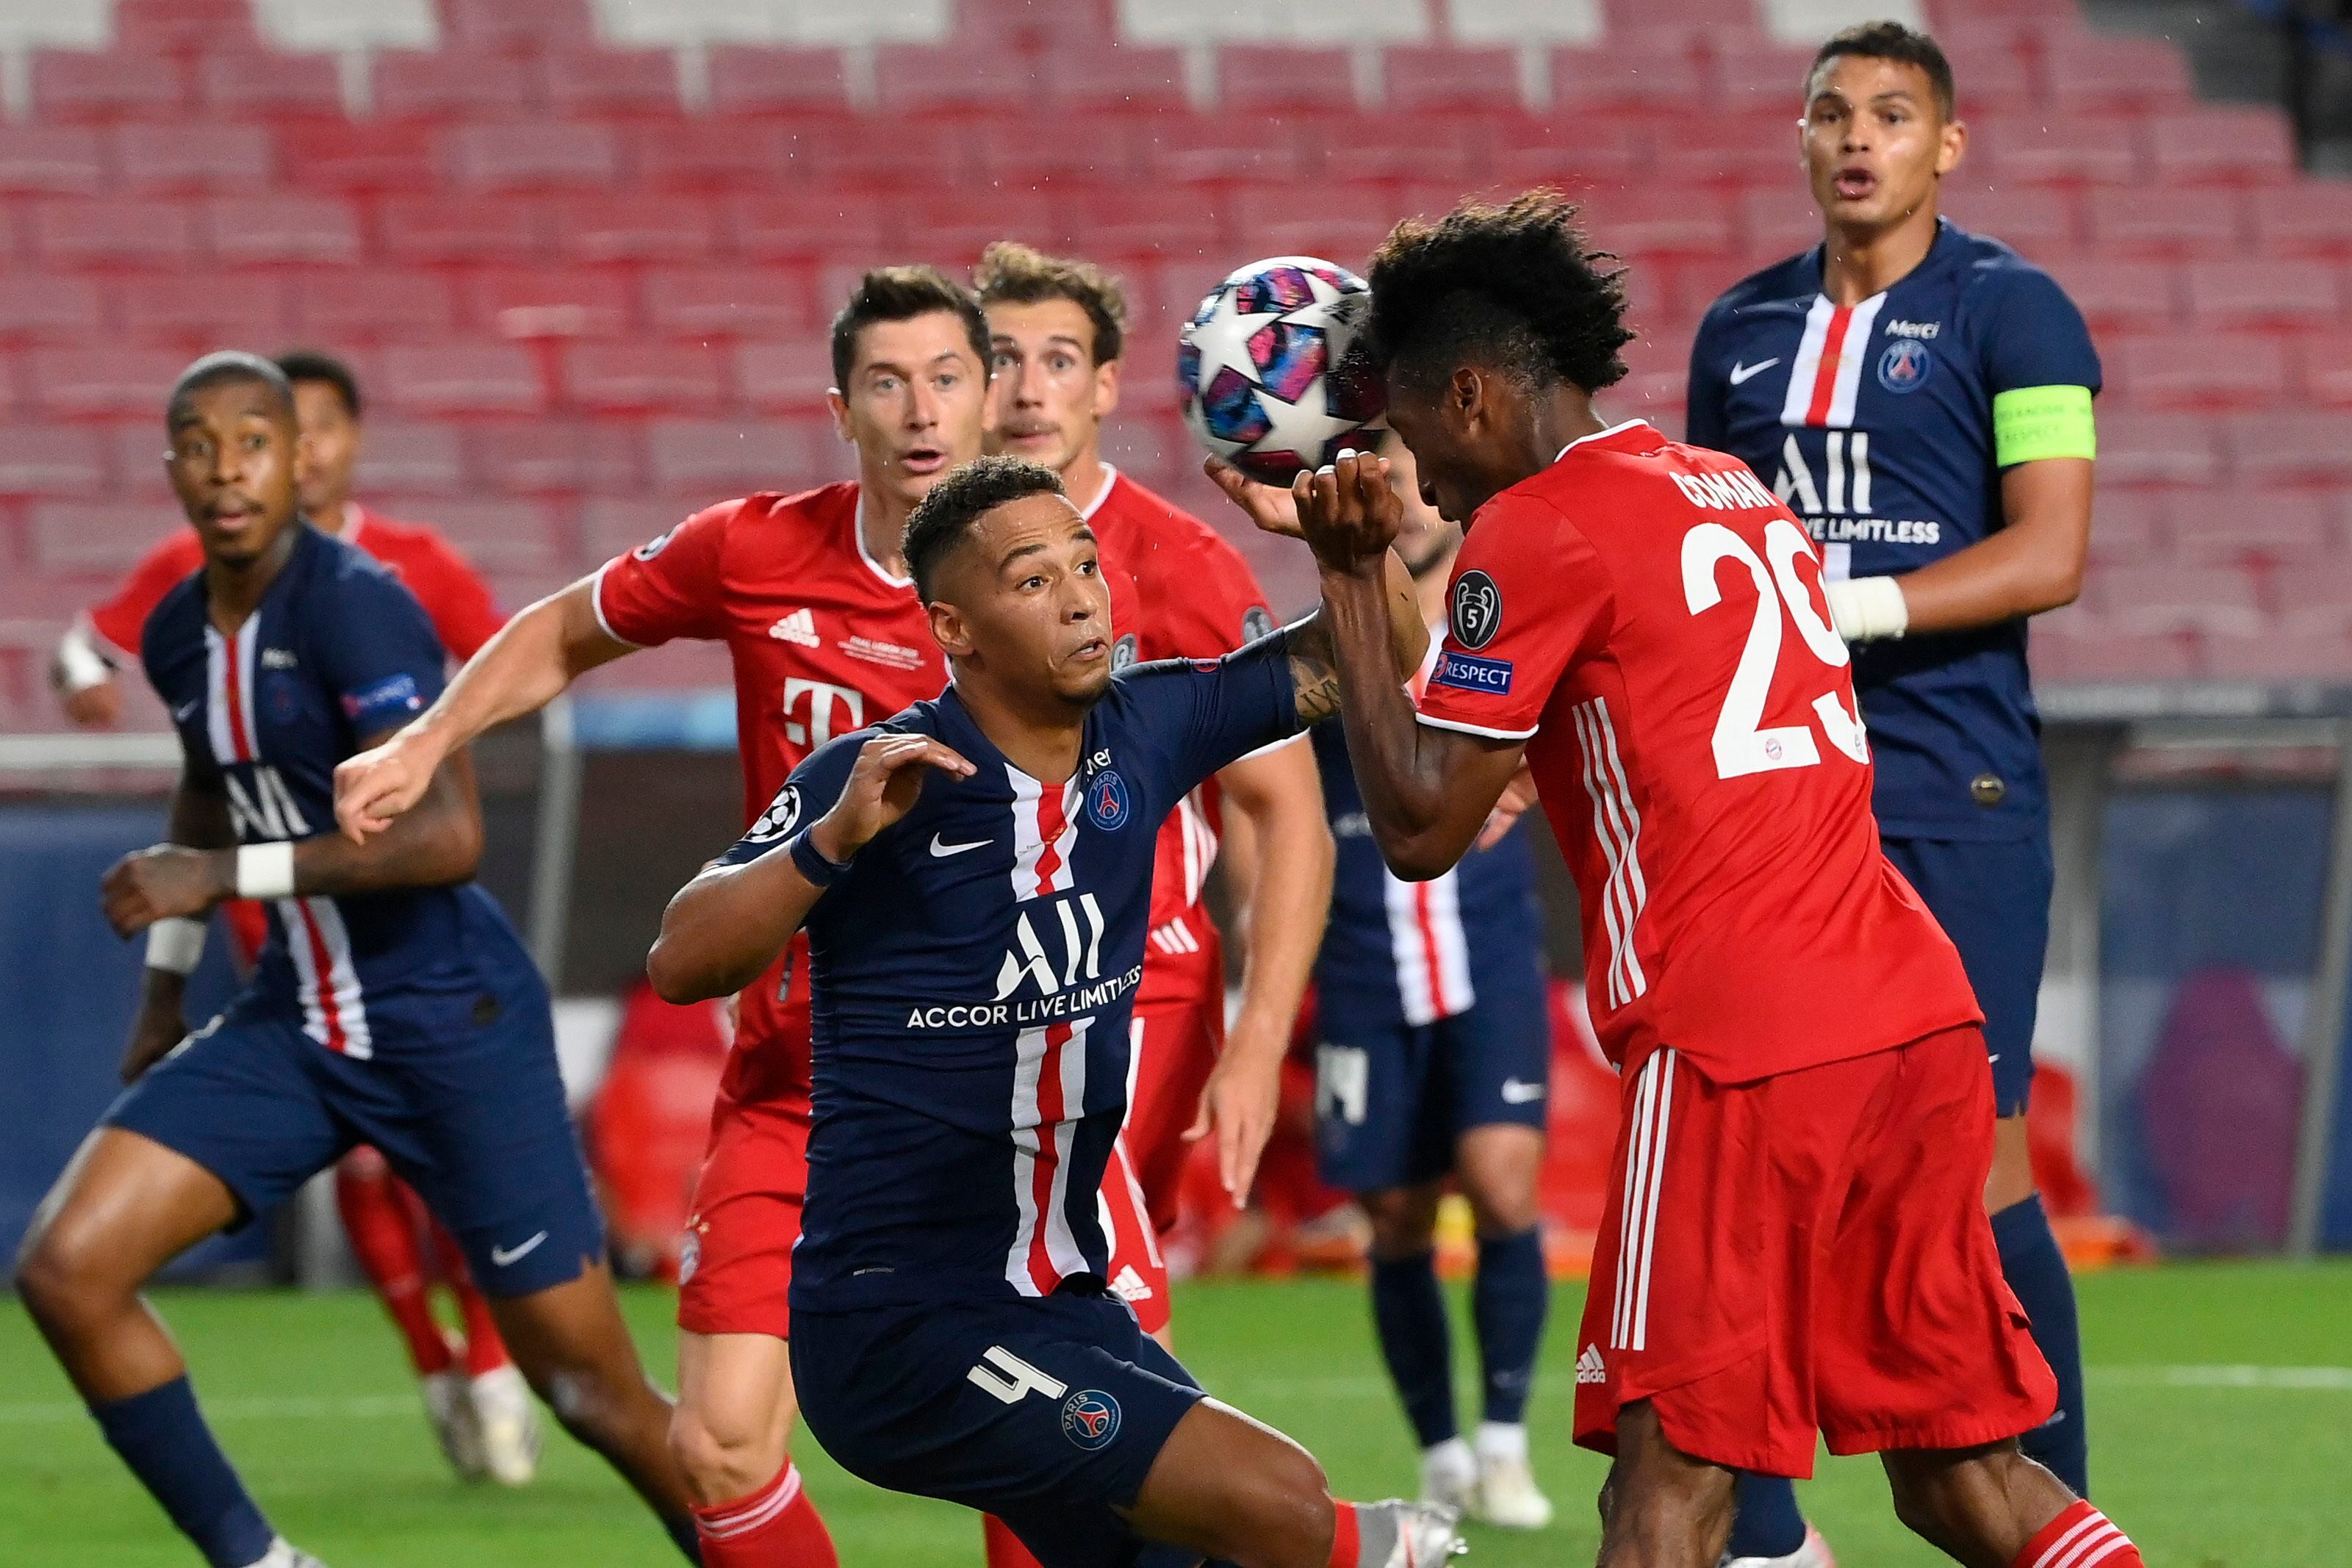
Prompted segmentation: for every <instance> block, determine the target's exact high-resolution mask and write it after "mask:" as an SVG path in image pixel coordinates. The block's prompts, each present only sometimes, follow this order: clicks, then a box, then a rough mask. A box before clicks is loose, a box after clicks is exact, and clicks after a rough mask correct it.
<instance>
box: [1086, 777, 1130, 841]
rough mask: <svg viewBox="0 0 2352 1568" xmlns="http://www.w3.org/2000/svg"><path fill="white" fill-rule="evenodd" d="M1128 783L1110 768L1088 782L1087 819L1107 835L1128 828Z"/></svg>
mask: <svg viewBox="0 0 2352 1568" xmlns="http://www.w3.org/2000/svg"><path fill="white" fill-rule="evenodd" d="M1128 809H1129V807H1128V802H1127V781H1126V780H1125V779H1123V778H1121V777H1119V776H1118V773H1116V772H1115V771H1113V770H1112V769H1109V768H1105V769H1103V770H1102V772H1100V773H1097V774H1095V776H1094V777H1092V778H1090V779H1088V780H1087V820H1088V821H1090V822H1092V823H1093V824H1094V825H1095V826H1097V827H1099V828H1101V829H1102V830H1103V831H1104V832H1106V833H1112V832H1116V831H1118V829H1119V828H1122V827H1124V826H1127V815H1128Z"/></svg>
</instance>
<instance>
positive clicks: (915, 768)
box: [809, 735, 972, 861]
mask: <svg viewBox="0 0 2352 1568" xmlns="http://www.w3.org/2000/svg"><path fill="white" fill-rule="evenodd" d="M926 768H937V769H939V770H940V772H941V773H949V774H951V775H952V776H954V777H956V778H960V779H968V778H970V777H971V774H972V765H971V763H969V762H967V761H965V760H964V757H963V754H962V753H961V752H958V751H956V750H955V749H954V748H953V747H951V746H948V745H943V744H941V743H940V742H938V741H935V740H933V739H931V737H929V735H877V736H875V737H874V738H873V739H872V740H870V741H868V742H866V743H865V744H864V745H863V746H860V747H859V748H858V749H857V762H856V764H855V765H854V766H852V767H851V768H850V770H849V782H848V783H846V784H843V785H842V787H841V798H840V799H839V800H837V801H835V802H834V805H833V809H832V810H831V811H828V812H826V813H825V814H824V816H823V817H821V818H820V819H819V820H818V821H817V824H816V826H814V827H812V828H810V829H809V837H810V838H811V839H812V840H814V843H815V845H816V847H817V850H818V852H819V853H821V854H822V855H824V858H826V859H828V860H836V861H841V860H847V859H848V858H850V857H851V856H852V855H855V854H856V853H857V852H858V851H859V850H860V849H863V848H865V847H866V846H867V845H868V844H871V843H872V842H873V841H874V837H875V836H876V835H877V834H878V833H880V832H881V831H882V830H883V829H884V828H886V827H888V826H891V825H892V824H893V823H895V822H897V821H898V819H899V818H900V817H902V816H906V815H907V813H908V812H910V811H912V810H913V809H914V808H915V802H916V801H917V800H918V799H919V798H920V797H921V795H922V793H923V770H924V769H926Z"/></svg>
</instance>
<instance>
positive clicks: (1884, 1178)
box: [1576, 1025, 2058, 1477]
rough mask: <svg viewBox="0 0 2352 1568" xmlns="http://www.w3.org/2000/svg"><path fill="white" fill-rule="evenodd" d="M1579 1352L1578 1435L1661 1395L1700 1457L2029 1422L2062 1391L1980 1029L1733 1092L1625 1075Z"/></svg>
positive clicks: (1795, 1472)
mask: <svg viewBox="0 0 2352 1568" xmlns="http://www.w3.org/2000/svg"><path fill="white" fill-rule="evenodd" d="M1624 1107H1625V1110H1624V1116H1623V1119H1622V1123H1621V1125H1620V1127H1619V1130H1618V1134H1617V1150H1616V1157H1615V1162H1614V1163H1613V1165H1612V1170H1611V1175H1610V1194H1609V1205H1608V1208H1607V1211H1606V1212H1605V1213H1604V1214H1603V1215H1602V1216H1601V1231H1600V1236H1599V1239H1598V1241H1597V1243H1596V1244H1595V1247H1594V1249H1593V1258H1592V1280H1591V1294H1590V1295H1588V1296H1587V1297H1586V1298H1585V1303H1584V1322H1583V1327H1582V1328H1581V1329H1580V1331H1579V1332H1578V1337H1577V1343H1578V1345H1579V1347H1580V1348H1579V1351H1578V1353H1577V1362H1576V1440H1577V1442H1578V1443H1580V1444H1581V1445H1583V1446H1584V1447H1589V1448H1598V1449H1599V1450H1601V1452H1602V1453H1604V1454H1608V1453H1614V1452H1615V1451H1616V1427H1617V1413H1618V1411H1619V1409H1620V1408H1621V1407H1622V1406H1623V1405H1629V1404H1631V1403H1633V1401H1635V1400H1639V1399H1646V1400H1648V1401H1649V1402H1650V1404H1651V1406H1652V1408H1653V1409H1654V1410H1655V1411H1656V1412H1657V1415H1658V1420H1659V1423H1660V1425H1661V1426H1663V1428H1664V1432H1665V1435H1666V1438H1667V1440H1668V1441H1669V1442H1671V1443H1672V1444H1674V1446H1675V1447H1676V1448H1678V1449H1680V1450H1682V1451H1683V1452H1684V1453H1685V1454H1689V1455H1692V1456H1693V1457H1695V1458H1702V1459H1707V1460H1711V1461H1713V1462H1714V1463H1716V1464H1718V1465H1727V1466H1730V1467H1732V1468H1738V1469H1746V1470H1759V1471H1762V1472H1764V1473H1765V1474H1768V1475H1776V1476H1796V1477H1806V1476H1811V1474H1812V1473H1813V1451H1814V1435H1815V1433H1816V1431H1818V1432H1819V1433H1820V1434H1821V1435H1822V1436H1825V1437H1826V1438H1827V1439H1828V1442H1829V1447H1830V1451H1831V1452H1832V1453H1835V1454H1860V1453H1874V1452H1877V1451H1880V1450H1882V1449H1887V1448H1958V1447H1969V1446H1971V1445H1974V1444H1979V1443H1990V1442H1995V1441H1998V1440H1999V1439H2000V1438H2003V1437H2013V1436H2017V1435H2018V1434H2019V1433H2021V1432H2024V1431H2028V1430H2030V1429H2031V1428H2032V1427H2034V1426H2039V1425H2041V1424H2042V1421H2043V1420H2044V1419H2046V1418H2047V1417H2048V1416H2049V1415H2050V1413H2051V1411H2052V1409H2053V1407H2054V1406H2055V1405H2056V1404H2057V1397H2058V1390H2057V1384H2056V1383H2055V1381H2054V1380H2053V1378H2052V1376H2051V1373H2050V1368H2049V1365H2048V1363H2045V1362H2044V1361H2043V1360H2042V1353H2041V1352H2039V1351H2038V1350H2036V1349H2035V1348H2034V1345H2033V1341H2032V1337H2031V1335H2030V1334H2029V1333H2028V1331H2027V1328H2026V1318H2025V1312H2024V1310H2023V1309H2021V1307H2019V1306H2018V1304H2017V1298H2016V1297H2014V1296H2012V1295H2011V1294H2010V1289H2009V1287H2008V1285H2007V1284H2006V1283H2004V1282H2003V1281H2002V1279H2001V1273H2000V1257H1999V1255H1998V1254H1997V1253H1996V1252H1995V1251H1994V1249H1993V1239H1992V1226H1991V1225H1990V1222H1989V1221H1988V1220H1987V1219H1986V1218H1985V1212H1984V1185H1985V1176H1986V1173H1987V1172H1989V1171H1990V1168H1991V1165H1992V1124H1993V1115H1992V1074H1991V1071H1990V1068H1987V1066H1986V1065H1985V1048H1984V1044H1983V1040H1982V1037H1981V1036H1980V1034H1979V1031H1978V1029H1977V1027H1976V1026H1974V1025H1969V1026H1967V1027H1965V1028H1959V1029H1950V1030H1947V1031H1945V1032H1943V1033H1941V1034H1937V1035H1930V1036H1928V1037H1927V1038H1925V1039H1921V1040H1915V1041H1913V1042H1912V1043H1911V1044H1910V1045H1907V1046H1904V1047H1900V1048H1898V1049H1895V1050H1891V1051H1880V1052H1877V1053H1875V1054H1874V1055H1871V1056H1865V1057H1856V1058H1853V1059H1851V1060H1848V1061H1842V1062H1832V1063H1829V1064H1827V1065H1825V1066H1822V1067H1815V1068H1805V1069H1803V1070H1802V1071H1799V1072H1791V1073H1783V1074H1780V1075H1778V1076H1776V1077H1772V1078H1767V1079H1758V1080H1756V1081H1754V1082H1750V1083H1743V1084H1717V1083H1715V1082H1712V1081H1710V1080H1709V1079H1707V1078H1706V1076H1705V1075H1704V1074H1702V1073H1701V1072H1699V1071H1698V1070H1697V1069H1696V1068H1694V1067H1692V1066H1691V1064H1690V1063H1689V1062H1688V1061H1687V1060H1685V1059H1684V1058H1683V1057H1682V1055H1681V1053H1680V1052H1677V1051H1674V1050H1660V1051H1658V1052H1656V1053H1655V1054H1654V1055H1653V1056H1652V1057H1651V1058H1649V1059H1648V1060H1647V1061H1646V1062H1644V1063H1643V1066H1642V1068H1641V1070H1640V1071H1639V1072H1637V1073H1635V1074H1633V1076H1632V1077H1630V1078H1628V1079H1626V1080H1625V1085H1624Z"/></svg>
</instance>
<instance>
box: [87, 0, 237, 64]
mask: <svg viewBox="0 0 2352 1568" xmlns="http://www.w3.org/2000/svg"><path fill="white" fill-rule="evenodd" d="M112 9H113V11H114V39H115V42H116V43H117V44H119V45H121V47H125V48H142V49H152V50H155V51H157V52H159V53H170V54H188V53H192V52H194V51H195V50H198V49H205V48H214V47H219V46H220V45H221V44H223V43H225V42H226V43H236V44H244V45H247V46H252V45H254V44H255V43H256V41H257V40H256V38H255V35H254V29H253V5H252V0H115V4H114V5H113V7H112Z"/></svg>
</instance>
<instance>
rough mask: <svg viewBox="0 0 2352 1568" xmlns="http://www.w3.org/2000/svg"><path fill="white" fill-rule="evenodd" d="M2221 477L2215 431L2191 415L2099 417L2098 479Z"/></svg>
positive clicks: (2208, 480)
mask: <svg viewBox="0 0 2352 1568" xmlns="http://www.w3.org/2000/svg"><path fill="white" fill-rule="evenodd" d="M2220 481H2221V439H2220V432H2219V431H2218V430H2217V429H2216V428H2215V427H2214V425H2213V422H2212V421H2211V420H2210V419H2207V418H2205V417H2203V416H2200V415H2194V414H2141V413H2135V412H2131V411H2128V410H2123V409H2117V410H2115V411H2113V412H2109V413H2104V414H2102V415H2100V416H2099V483H2100V485H2101V486H2102V487H2105V486H2107V485H2135V484H2147V485H2158V484H2170V485H2208V486H2210V485H2213V484H2217V483H2219V482H2220Z"/></svg>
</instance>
